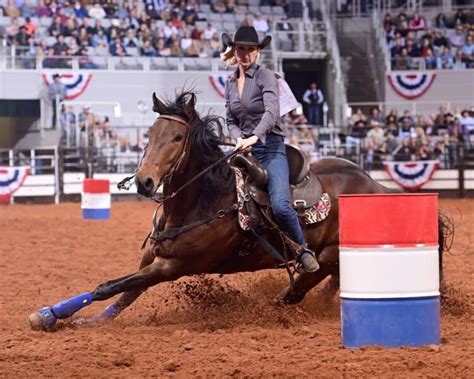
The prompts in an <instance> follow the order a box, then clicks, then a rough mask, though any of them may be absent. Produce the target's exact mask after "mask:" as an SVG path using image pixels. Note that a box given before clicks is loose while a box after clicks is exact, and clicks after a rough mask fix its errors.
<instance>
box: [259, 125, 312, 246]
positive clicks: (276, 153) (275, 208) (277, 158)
mask: <svg viewBox="0 0 474 379" xmlns="http://www.w3.org/2000/svg"><path fill="white" fill-rule="evenodd" d="M252 155H253V156H254V157H255V158H256V159H257V160H258V161H259V162H261V163H262V164H263V165H264V166H265V168H266V169H267V171H268V193H269V195H270V204H271V207H272V212H273V215H274V216H275V219H276V222H277V224H278V226H280V228H282V229H283V230H284V231H285V232H287V233H288V234H289V235H290V237H291V238H292V239H293V240H294V241H295V242H297V243H299V244H301V245H304V244H305V239H304V234H303V229H301V225H300V223H299V220H298V215H297V214H296V211H295V210H294V209H293V207H292V206H291V203H290V173H289V168H288V159H287V158H286V150H285V142H284V138H283V137H282V136H279V135H276V134H269V135H267V138H266V141H265V145H264V144H263V143H261V142H260V141H258V142H257V143H256V144H255V145H253V147H252Z"/></svg>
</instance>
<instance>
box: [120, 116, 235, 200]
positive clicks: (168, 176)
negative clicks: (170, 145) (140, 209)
mask: <svg viewBox="0 0 474 379" xmlns="http://www.w3.org/2000/svg"><path fill="white" fill-rule="evenodd" d="M158 118H159V119H164V120H170V121H175V122H178V123H180V124H182V125H184V126H186V130H187V134H186V141H185V143H184V147H183V151H182V153H181V155H180V156H179V158H178V159H177V160H176V162H175V163H173V165H172V166H171V168H170V169H169V170H168V172H167V173H166V174H165V175H163V177H162V178H161V180H160V182H159V183H158V185H157V187H156V191H158V188H160V187H161V185H162V184H163V183H164V182H165V180H168V181H171V179H172V177H173V175H174V174H175V173H176V172H177V171H178V168H179V166H180V165H181V163H182V161H183V160H184V157H185V156H186V151H187V147H188V143H189V135H190V131H189V129H190V128H189V124H188V123H187V122H186V121H185V120H184V119H182V118H181V117H178V116H171V115H160V116H159V117H158ZM223 145H230V146H234V145H233V144H223ZM145 152H146V150H145ZM237 153H239V151H238V150H234V151H232V152H230V153H229V154H225V155H224V156H223V157H222V158H219V159H218V160H217V161H215V162H213V163H212V164H211V165H209V166H208V167H206V168H205V169H204V170H202V171H200V172H198V173H197V174H196V175H194V176H193V177H192V178H191V179H189V180H188V181H187V182H185V183H184V184H183V185H182V186H180V187H179V188H178V189H177V190H175V191H174V192H173V193H171V194H170V195H167V196H161V197H158V198H156V197H155V194H153V196H151V198H152V200H154V201H155V202H157V203H161V204H162V203H164V202H165V201H167V200H170V199H172V198H174V197H175V196H176V195H177V194H178V193H180V192H181V191H182V190H183V189H185V188H186V187H188V186H189V185H190V184H191V183H193V182H194V181H196V180H197V179H199V178H200V177H202V176H203V175H206V174H207V173H208V172H209V171H211V170H212V169H213V168H214V167H216V166H218V165H219V164H221V163H222V162H224V161H226V160H227V159H229V158H231V157H233V156H234V155H236V154H237ZM145 154H146V153H144V154H143V156H142V158H141V160H140V163H139V164H138V167H137V169H136V170H135V174H133V175H132V176H128V177H126V178H125V179H123V180H122V181H121V182H120V183H118V184H117V187H118V188H119V189H125V190H128V189H130V187H131V184H130V181H131V180H132V179H133V178H134V177H135V175H136V172H137V171H138V170H139V169H140V166H141V165H142V162H143V159H144V158H145ZM156 191H155V193H156Z"/></svg>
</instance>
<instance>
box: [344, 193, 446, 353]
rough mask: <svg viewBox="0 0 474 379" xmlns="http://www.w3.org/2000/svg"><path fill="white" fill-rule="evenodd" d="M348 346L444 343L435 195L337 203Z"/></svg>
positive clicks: (362, 198)
mask: <svg viewBox="0 0 474 379" xmlns="http://www.w3.org/2000/svg"><path fill="white" fill-rule="evenodd" d="M339 241H340V278H341V295H340V296H341V323H342V343H343V345H344V347H348V348H358V347H362V346H385V347H399V346H424V345H430V344H439V343H440V302H439V263H438V255H439V253H438V196H437V194H370V195H343V196H342V195H341V196H340V197H339Z"/></svg>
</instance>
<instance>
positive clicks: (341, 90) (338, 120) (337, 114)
mask: <svg viewBox="0 0 474 379" xmlns="http://www.w3.org/2000/svg"><path fill="white" fill-rule="evenodd" d="M321 13H322V16H323V20H324V24H325V26H326V31H327V50H328V53H329V54H330V56H331V66H332V70H329V72H330V74H331V75H332V76H333V82H334V84H335V85H334V95H333V101H332V108H333V112H334V123H335V124H336V125H346V117H345V112H346V109H347V91H346V86H345V83H344V78H343V76H342V69H341V55H340V52H339V45H338V43H337V39H336V34H335V31H334V27H333V25H332V22H331V18H330V14H329V7H328V6H327V4H326V2H325V1H321Z"/></svg>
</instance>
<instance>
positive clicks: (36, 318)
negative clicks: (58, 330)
mask: <svg viewBox="0 0 474 379" xmlns="http://www.w3.org/2000/svg"><path fill="white" fill-rule="evenodd" d="M56 320H57V319H56V316H55V315H54V314H53V312H52V311H51V308H50V307H44V308H41V309H40V310H39V311H38V312H35V313H32V314H31V315H30V317H28V321H29V323H30V327H31V329H33V330H51V329H52V328H53V327H54V325H55V324H56Z"/></svg>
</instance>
